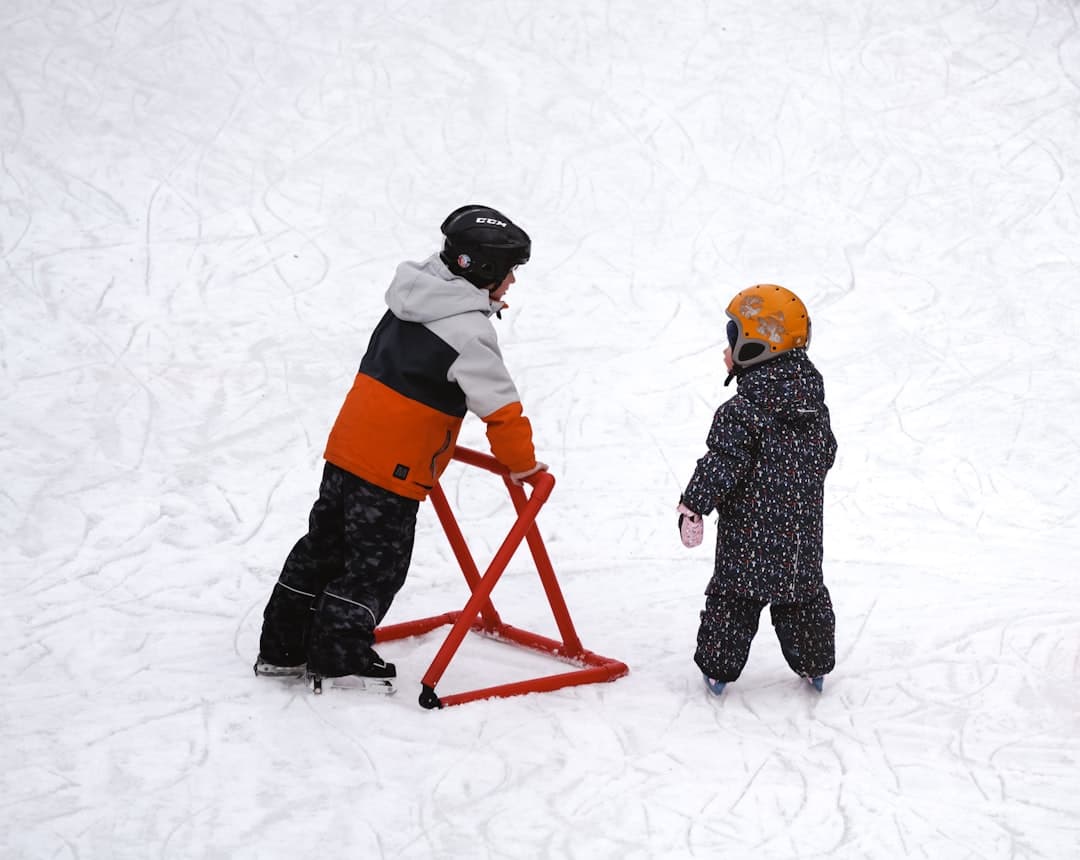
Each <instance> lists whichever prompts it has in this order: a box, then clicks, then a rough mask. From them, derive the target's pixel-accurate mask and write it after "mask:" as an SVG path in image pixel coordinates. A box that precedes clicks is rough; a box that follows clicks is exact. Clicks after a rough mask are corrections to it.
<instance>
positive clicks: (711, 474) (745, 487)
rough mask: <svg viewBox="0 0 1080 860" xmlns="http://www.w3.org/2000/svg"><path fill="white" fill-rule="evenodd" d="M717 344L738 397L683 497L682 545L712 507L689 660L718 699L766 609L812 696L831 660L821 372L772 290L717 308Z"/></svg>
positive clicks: (831, 452)
mask: <svg viewBox="0 0 1080 860" xmlns="http://www.w3.org/2000/svg"><path fill="white" fill-rule="evenodd" d="M727 315H728V317H729V318H730V321H729V322H728V341H729V347H728V348H727V349H726V350H725V351H724V359H725V363H726V364H727V368H728V371H729V376H728V379H727V382H725V385H726V384H727V383H728V382H730V381H731V379H732V378H733V377H734V378H736V379H737V380H738V393H737V394H736V395H735V396H734V397H732V398H731V399H730V400H728V401H727V402H726V403H724V404H723V405H722V406H721V407H720V408H719V409H718V410H717V412H716V415H715V417H714V419H713V423H712V428H711V430H710V431H709V435H708V438H707V440H706V444H707V446H708V452H707V453H706V454H705V456H704V457H702V458H701V459H700V460H698V463H697V468H696V469H695V470H694V474H693V477H692V478H691V479H690V482H689V484H688V485H687V487H686V490H685V491H684V492H683V494H682V498H681V500H680V503H679V506H678V511H679V528H680V533H681V535H682V539H683V543H684V544H686V545H687V546H696V545H697V544H698V543H700V542H701V537H702V531H703V528H702V517H703V516H705V515H707V514H709V513H710V512H711V511H713V510H716V511H717V513H718V514H719V520H718V525H717V538H716V560H715V566H714V570H713V576H712V579H711V581H710V582H709V585H708V587H707V589H706V591H705V595H706V600H705V609H704V611H703V612H702V613H701V624H700V627H699V629H698V636H697V651H696V653H695V654H694V662H695V663H696V664H697V666H698V668H700V669H701V671H702V673H703V675H704V677H705V683H706V685H707V686H708V688H709V690H710V691H712V692H713V693H716V694H719V693H720V692H721V691H722V690H723V688H724V685H725V684H727V683H730V682H731V681H734V680H736V679H737V678H738V677H739V675H740V673H741V672H742V670H743V667H744V666H745V665H746V660H747V657H748V656H749V653H750V643H751V640H752V639H753V638H754V635H755V634H756V632H757V628H758V619H759V617H760V615H761V611H762V609H764V608H765V606H766V605H768V606H769V607H770V611H771V616H772V623H773V627H774V628H775V630H776V635H777V638H778V639H779V641H780V648H781V650H782V652H783V655H784V658H785V659H786V660H787V663H788V665H789V666H790V667H791V668H792V670H794V672H795V673H796V674H798V675H800V676H801V677H803V678H806V679H807V680H808V681H810V682H811V683H813V684H814V686H815V687H816V688H817V689H818V690H819V691H820V690H821V689H822V684H823V680H822V679H823V676H824V675H825V674H826V673H828V672H830V671H832V669H833V665H834V662H835V641H834V631H835V616H834V614H833V608H832V602H831V599H830V596H829V590H828V589H827V588H826V587H825V583H824V581H823V579H822V572H821V559H822V510H823V496H824V486H825V475H826V473H827V472H828V470H829V469H830V468H831V467H832V465H833V460H834V458H835V456H836V439H835V437H834V436H833V433H832V429H831V427H830V424H829V410H828V408H827V407H826V405H825V392H824V385H823V382H822V377H821V374H820V373H819V372H818V371H817V369H816V368H815V367H814V365H813V363H812V362H811V361H810V359H809V357H808V356H807V354H806V348H807V346H808V345H809V342H810V319H809V316H808V314H807V312H806V307H805V306H804V305H803V303H802V301H801V300H799V298H798V297H797V296H796V295H795V294H794V293H791V292H790V291H788V290H786V289H784V288H783V287H778V286H775V285H772V284H761V285H758V286H755V287H751V288H749V289H746V290H743V291H742V292H740V293H739V294H738V295H736V296H735V298H734V299H732V301H731V303H730V304H729V305H728V308H727Z"/></svg>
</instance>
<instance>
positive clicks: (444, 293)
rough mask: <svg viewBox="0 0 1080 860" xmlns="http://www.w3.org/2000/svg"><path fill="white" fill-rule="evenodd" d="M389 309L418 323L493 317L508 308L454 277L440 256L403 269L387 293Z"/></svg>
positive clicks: (397, 272) (487, 294) (486, 293)
mask: <svg viewBox="0 0 1080 860" xmlns="http://www.w3.org/2000/svg"><path fill="white" fill-rule="evenodd" d="M386 305H387V307H388V308H390V310H391V312H393V314H394V316H396V317H397V318H398V319H401V320H405V321H406V322H416V323H428V322H433V321H434V320H440V319H445V318H446V317H451V316H455V315H457V314H463V313H469V312H470V311H481V312H482V313H484V314H487V315H488V316H491V315H492V314H494V313H497V312H498V311H500V310H502V309H503V308H504V307H505V305H504V304H503V303H502V302H493V301H492V300H491V296H490V294H489V293H488V291H487V290H482V289H480V288H479V287H474V286H473V285H472V284H470V283H469V282H468V281H466V280H465V279H464V278H462V277H459V276H457V275H455V274H453V273H452V272H451V271H450V269H448V268H447V266H446V264H445V263H444V262H443V261H442V260H441V259H440V258H439V255H438V254H432V255H431V256H430V257H428V258H427V259H426V260H423V261H422V262H419V263H416V262H411V261H410V262H405V263H402V264H401V265H399V266H398V267H397V271H395V272H394V278H393V280H392V281H391V282H390V286H389V287H388V288H387V290H386Z"/></svg>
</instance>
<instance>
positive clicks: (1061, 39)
mask: <svg viewBox="0 0 1080 860" xmlns="http://www.w3.org/2000/svg"><path fill="white" fill-rule="evenodd" d="M0 56H2V57H3V59H2V62H0V258H2V266H0V292H2V307H3V309H2V312H0V396H2V401H3V420H2V422H0V473H2V474H3V476H4V479H3V483H2V485H0V530H2V542H0V563H2V578H0V592H2V593H0V597H2V600H0V619H2V620H0V625H2V627H0V633H2V639H3V649H2V654H3V656H2V658H0V660H2V667H3V676H4V694H3V696H2V697H0V740H2V744H0V786H2V794H0V801H2V810H3V818H4V821H5V824H4V826H3V827H0V855H2V856H3V857H5V858H20V860H22V858H82V859H83V860H85V858H147V857H159V858H297V857H320V858H337V857H349V858H368V857H376V858H580V860H594V858H620V860H622V858H653V857H665V858H668V857H670V858H680V857H699V858H715V857H725V858H739V857H753V858H792V857H800V858H802V857H808V858H809V857H839V858H883V860H884V859H885V858H890V860H891V858H897V857H926V858H931V857H932V858H941V857H948V858H969V857H970V858H1054V859H1055V860H1056V858H1064V857H1074V856H1078V855H1080V800H1078V798H1080V777H1078V776H1077V774H1078V773H1080V716H1078V715H1080V695H1078V692H1077V690H1078V682H1080V589H1078V588H1077V584H1076V583H1077V580H1076V572H1077V570H1078V569H1080V523H1078V514H1080V478H1078V475H1080V432H1078V430H1077V427H1078V422H1080V358H1078V355H1080V352H1078V350H1077V348H1076V344H1075V340H1076V337H1077V332H1078V331H1080V301H1077V298H1076V296H1077V271H1078V265H1080V149H1078V147H1077V143H1076V142H1077V140H1078V139H1080V26H1078V21H1077V12H1076V5H1075V3H1067V2H1064V0H1000V2H996V3H995V2H979V3H976V2H968V0H949V2H945V3H939V2H928V0H912V2H908V3H879V2H875V0H858V2H854V3H846V4H840V3H825V2H813V3H790V2H788V3H778V4H761V3H753V2H749V0H733V2H729V3H722V4H721V3H712V4H706V3H696V2H687V0H674V2H673V3H669V4H667V5H666V6H664V7H663V8H661V7H659V6H648V5H642V4H637V3H632V2H630V0H614V2H609V3H604V4H584V3H576V2H569V0H550V2H545V3H529V2H523V0H477V2H472V3H463V2H458V0H452V2H444V3H435V2H423V0H418V2H411V3H406V2H390V0H376V2H370V3H311V4H304V3H295V2H288V0H264V2H260V3H254V2H231V0H224V2H220V0H188V2H178V0H171V2H169V0H166V2H145V0H142V2H138V0H137V2H128V3H107V2H100V1H99V0H98V2H90V3H81V4H76V3H47V2H42V0H8V2H7V3H5V4H4V9H3V11H2V12H0ZM472 201H481V202H486V203H490V204H492V205H495V206H497V207H500V208H502V209H504V210H505V211H506V212H507V213H509V214H511V215H512V217H514V218H516V219H517V220H519V221H520V222H521V223H522V224H523V225H524V226H525V227H526V228H527V229H528V230H529V231H530V233H531V234H532V236H533V238H534V243H535V247H534V254H533V260H532V262H530V263H529V265H528V266H527V267H525V268H524V269H523V270H522V271H521V272H520V280H519V282H518V284H517V285H516V286H515V287H514V288H513V290H512V292H511V294H510V297H509V300H510V304H511V308H510V310H509V311H508V312H507V313H505V314H504V319H503V320H502V322H501V324H500V326H501V329H500V336H501V338H502V344H503V348H504V352H505V354H506V357H507V360H508V362H509V364H510V367H511V369H512V371H513V372H514V374H515V376H516V378H517V380H518V381H519V383H520V387H521V389H522V394H523V397H524V401H525V404H526V408H527V410H528V412H529V414H530V415H531V417H532V420H533V423H534V426H535V430H536V436H537V439H538V442H539V446H540V455H541V457H542V459H544V460H545V461H546V462H548V463H549V464H550V465H551V469H552V473H553V474H554V475H555V477H556V479H557V481H558V483H557V486H556V488H555V492H554V494H553V496H552V498H551V501H550V502H549V503H548V505H547V506H546V507H545V508H544V510H543V512H542V514H541V517H540V529H541V532H542V534H543V535H544V538H545V541H546V543H547V547H548V550H549V552H550V554H551V556H552V559H553V561H554V564H555V568H556V571H557V573H558V575H559V578H560V582H561V584H562V586H563V590H564V592H565V595H566V599H567V603H568V605H569V607H570V610H571V613H572V615H573V618H574V622H575V624H576V627H577V631H578V633H579V635H580V636H581V639H582V641H583V643H584V644H585V646H586V647H587V648H590V649H592V650H595V651H596V652H597V653H600V654H603V655H606V656H612V657H615V658H618V659H621V660H624V661H625V662H627V663H628V664H629V665H630V667H631V673H630V675H629V676H628V677H626V678H624V679H622V680H619V681H617V682H615V683H612V684H601V685H594V686H585V687H576V688H572V689H567V690H562V691H558V692H554V693H545V694H538V695H531V696H526V697H519V698H513V699H498V700H489V701H484V702H478V703H472V704H467V705H462V706H461V707H457V708H448V709H445V710H443V711H426V710H424V709H422V708H420V707H419V705H418V704H417V694H418V693H419V680H420V678H421V677H422V675H423V674H424V672H425V670H426V669H427V667H428V665H429V663H430V661H431V660H432V657H433V654H434V652H435V651H436V650H437V648H438V644H439V642H440V641H441V640H440V638H438V637H434V636H432V637H424V638H422V639H417V640H410V641H404V642H399V643H392V644H390V645H388V646H387V647H386V648H385V653H386V656H387V657H389V658H390V659H393V660H395V661H396V662H397V663H398V665H399V670H400V673H401V676H402V686H403V688H404V689H403V691H402V693H400V694H399V695H397V696H396V697H393V698H389V699H387V698H381V697H379V698H363V697H362V696H353V697H349V696H348V695H347V694H337V695H324V696H323V697H321V698H315V697H313V696H312V695H310V694H309V693H306V692H304V690H303V689H300V688H297V687H290V686H288V685H287V684H279V683H277V682H273V681H269V682H268V681H266V680H257V679H255V678H254V677H252V675H251V663H252V659H253V657H254V655H255V650H256V647H257V636H258V629H259V623H260V612H261V609H262V606H263V603H264V601H265V599H266V596H267V594H268V592H269V589H270V587H271V584H272V583H273V581H274V579H275V578H276V576H277V573H278V570H279V567H280V564H281V561H282V559H283V558H284V556H285V553H286V552H287V551H288V549H289V548H290V546H291V545H292V543H293V541H295V540H296V538H297V537H298V536H299V535H300V534H301V532H302V531H303V528H304V525H305V521H306V516H307V512H308V508H309V506H310V503H311V501H312V499H313V497H314V493H315V491H316V488H317V484H318V477H319V471H320V464H321V454H322V446H323V443H324V441H325V437H326V433H327V430H328V428H329V425H330V422H331V421H332V420H333V417H334V415H335V413H336V409H337V407H338V405H339V403H340V400H341V397H342V396H343V394H344V392H345V391H346V390H347V388H348V386H349V384H350V382H351V378H352V375H353V373H354V371H355V368H356V365H357V363H358V361H359V357H360V355H361V353H362V351H363V349H364V346H365V344H366V340H367V334H368V331H369V329H370V327H371V325H372V324H373V322H374V321H375V319H376V318H377V316H378V315H379V314H380V313H381V302H382V293H383V290H384V288H385V285H386V283H387V281H388V278H389V277H390V275H391V273H392V271H393V267H394V266H395V265H396V263H397V262H398V261H399V260H401V259H408V258H411V259H415V258H418V257H421V256H424V255H426V254H427V253H429V252H430V250H431V249H432V247H433V243H435V242H436V241H437V239H438V232H437V228H438V224H439V222H440V220H441V218H442V217H443V216H444V215H445V214H446V213H447V212H448V211H450V210H451V209H452V208H454V207H456V206H458V205H460V204H461V203H464V202H472ZM762 281H768V282H776V283H781V284H784V285H787V286H789V287H791V288H793V289H795V290H796V291H797V292H799V293H800V294H801V295H802V296H803V297H804V298H805V299H806V301H807V303H808V304H809V305H810V307H811V310H812V312H813V316H814V342H813V346H812V354H813V356H814V358H815V360H816V361H817V363H818V365H819V366H820V368H821V369H822V371H823V372H824V374H825V377H826V382H827V390H828V397H829V402H830V405H831V407H832V410H833V418H834V426H835V429H836V433H837V436H838V437H839V439H840V445H841V448H840V456H839V460H838V462H837V466H836V468H835V470H834V471H833V473H832V475H831V478H830V483H829V486H828V500H827V505H828V507H827V511H826V564H827V569H826V575H827V578H828V581H829V583H830V585H831V587H832V591H833V594H834V597H835V601H836V605H837V611H838V616H839V618H838V651H839V655H838V656H839V663H838V666H837V670H836V672H835V673H834V674H833V675H832V676H830V678H829V679H828V682H827V686H826V688H825V694H824V695H823V696H817V695H815V694H814V693H813V692H812V691H810V690H809V689H808V688H806V686H805V684H800V683H799V681H798V680H797V679H796V678H794V677H793V676H792V675H791V674H790V673H789V672H788V670H787V668H786V666H785V665H784V664H783V661H782V658H781V657H780V654H779V650H778V648H777V647H776V644H775V640H774V638H773V637H772V632H771V629H770V628H769V624H768V616H767V615H766V616H764V618H763V625H762V630H761V632H760V633H759V636H758V639H757V640H756V642H755V645H754V648H753V650H752V652H751V657H750V663H749V666H748V667H747V670H746V672H745V674H744V676H743V677H742V678H741V679H740V680H739V681H738V682H737V683H736V684H733V685H732V686H731V687H730V688H729V690H728V691H727V692H725V694H724V696H723V698H722V699H721V700H719V701H717V700H711V699H710V698H709V697H708V696H707V695H706V694H705V692H704V689H703V687H702V684H701V679H700V678H699V676H698V674H697V672H696V671H695V669H694V667H693V665H692V663H691V662H690V655H691V652H692V650H693V644H694V633H695V630H696V622H697V613H698V611H699V609H700V607H701V605H702V590H703V588H704V586H705V582H706V580H707V578H708V575H709V570H710V557H711V547H710V539H711V536H712V534H714V530H713V527H712V525H711V524H710V525H709V526H708V529H709V530H708V532H707V538H706V544H705V545H704V546H702V547H701V548H699V549H697V550H694V551H687V550H685V549H684V548H683V547H682V546H681V544H680V543H679V541H678V538H677V534H676V528H675V516H674V512H673V508H674V506H675V504H676V501H677V498H678V493H679V491H680V489H681V488H682V486H683V484H684V483H685V481H686V480H687V478H688V477H689V475H690V472H691V470H692V468H693V464H694V462H695V460H696V458H697V457H698V456H700V454H701V452H702V446H703V442H704V437H705V433H706V431H707V428H708V424H709V420H710V418H711V415H712V412H713V410H714V409H715V407H716V406H717V405H718V403H719V402H721V401H722V400H723V399H724V398H725V397H726V396H727V395H728V394H729V393H730V389H724V388H723V387H722V379H723V371H722V356H721V343H722V340H723V334H722V329H723V324H724V321H725V320H724V316H723V306H724V304H725V303H726V301H727V299H728V298H729V297H730V295H731V294H733V293H734V291H736V290H738V289H741V288H742V287H744V286H748V285H750V284H754V283H758V282H762ZM463 442H465V443H466V444H469V445H470V446H472V447H477V448H481V449H483V448H484V445H485V443H484V438H483V434H482V427H481V425H480V424H479V422H478V421H475V420H472V421H470V422H469V423H468V424H467V427H466V431H465V433H464V436H463ZM486 477H487V476H485V475H483V474H477V473H473V472H469V471H467V470H466V469H464V468H461V467H456V466H455V467H453V468H452V469H451V471H450V472H448V473H447V475H446V479H445V486H446V489H447V492H448V495H449V496H450V499H451V502H452V503H453V504H454V505H455V507H456V510H457V511H458V512H459V516H460V519H461V522H462V526H463V528H464V530H465V532H466V534H467V536H468V537H469V540H470V543H471V546H472V549H473V551H474V553H475V554H476V556H477V557H478V559H480V560H481V561H483V560H484V559H486V558H490V555H491V553H492V552H493V551H494V548H495V547H496V546H497V544H498V542H499V540H501V537H502V536H503V535H504V534H505V532H506V529H507V527H508V525H507V524H508V521H509V519H510V508H509V504H508V502H507V500H506V498H505V494H503V493H502V491H501V488H500V487H499V486H498V485H496V486H495V487H491V486H490V484H489V483H487V482H486V481H485V478H486ZM496 491H497V492H496ZM527 561H528V558H527V556H525V555H519V557H517V558H515V560H514V562H513V563H512V564H511V566H510V568H509V569H508V571H507V573H506V575H505V577H504V579H503V581H502V582H500V583H499V586H498V587H497V588H496V591H495V597H496V602H497V604H498V607H499V610H500V612H501V614H502V616H503V618H504V620H506V621H507V622H508V623H512V624H515V625H518V626H521V627H524V628H526V629H533V630H536V631H539V632H550V631H551V628H552V622H551V618H550V612H549V610H548V608H547V604H546V602H545V601H544V599H543V595H542V594H541V593H540V591H539V588H538V586H537V585H536V582H535V579H536V578H535V576H534V574H533V573H532V570H531V568H530V567H529V565H528V564H527ZM463 589H464V581H463V579H462V577H461V575H460V572H459V571H458V568H457V566H456V563H455V562H454V559H453V556H452V554H451V552H450V549H449V547H448V544H447V542H446V540H445V538H444V537H443V535H442V532H441V530H440V529H439V527H438V523H437V522H436V520H435V519H434V516H433V514H432V511H431V509H430V507H425V508H424V509H423V513H422V517H421V523H420V534H419V539H418V548H417V553H416V557H415V564H414V567H413V571H412V574H411V577H410V579H409V581H408V583H407V585H406V587H405V589H404V591H403V592H402V593H401V595H400V596H399V598H398V601H397V603H396V604H395V607H394V609H393V611H392V613H391V617H390V618H389V619H388V621H402V620H408V619H411V618H416V617H421V616H425V615H430V614H434V613H437V612H443V611H448V610H451V609H456V608H460V607H461V605H462V604H463V603H464V596H463V594H464V591H463ZM533 659H534V658H526V657H524V656H523V655H522V654H520V653H518V652H517V651H515V650H513V649H508V648H507V647H506V646H502V645H499V644H497V643H490V642H484V641H472V640H471V638H470V641H468V642H467V644H466V647H464V648H463V649H462V651H461V653H460V654H459V655H458V656H457V657H455V660H454V662H453V663H452V664H451V667H450V669H449V671H448V672H447V674H446V676H445V678H444V679H443V681H442V682H441V686H442V687H444V688H445V692H452V691H454V690H456V689H469V688H470V686H471V687H476V686H482V685H486V684H491V683H498V682H502V681H504V680H514V679H515V678H516V677H521V676H522V674H523V673H524V674H528V673H531V672H533V671H534V670H535V668H536V667H535V666H534V665H533V664H532V662H531V661H532V660H533ZM541 662H543V664H544V666H543V668H544V670H545V671H547V670H548V667H549V661H541ZM550 668H551V669H552V670H558V669H559V666H558V665H554V666H551V667H550Z"/></svg>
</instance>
